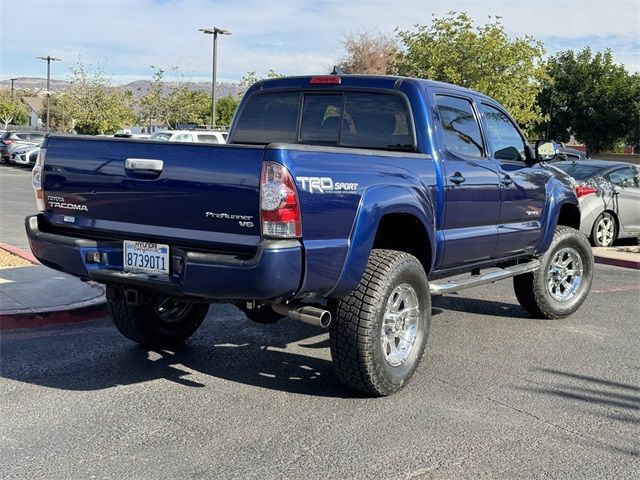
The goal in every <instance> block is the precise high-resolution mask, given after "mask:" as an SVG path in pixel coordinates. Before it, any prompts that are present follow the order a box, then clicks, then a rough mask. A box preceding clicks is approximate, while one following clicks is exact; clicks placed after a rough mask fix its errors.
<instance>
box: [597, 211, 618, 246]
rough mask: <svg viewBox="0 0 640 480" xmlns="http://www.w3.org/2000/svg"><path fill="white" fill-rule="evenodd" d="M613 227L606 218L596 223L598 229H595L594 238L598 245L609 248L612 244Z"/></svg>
mask: <svg viewBox="0 0 640 480" xmlns="http://www.w3.org/2000/svg"><path fill="white" fill-rule="evenodd" d="M614 231H615V226H614V224H613V221H611V219H610V218H608V217H603V218H601V219H600V221H599V222H598V228H596V238H597V239H598V243H599V244H600V245H603V246H609V245H611V244H612V243H613V233H614Z"/></svg>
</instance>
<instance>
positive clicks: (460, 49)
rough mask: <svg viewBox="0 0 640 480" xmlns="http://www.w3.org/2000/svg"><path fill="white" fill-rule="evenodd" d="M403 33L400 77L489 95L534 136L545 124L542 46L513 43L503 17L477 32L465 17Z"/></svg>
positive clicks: (448, 18) (531, 42) (448, 17)
mask: <svg viewBox="0 0 640 480" xmlns="http://www.w3.org/2000/svg"><path fill="white" fill-rule="evenodd" d="M415 28H416V29H415V30H414V31H398V32H397V33H398V36H399V37H400V40H401V42H402V44H403V45H402V46H403V48H402V49H401V51H400V53H399V54H398V58H397V68H398V73H400V74H401V75H408V76H416V77H422V78H429V79H431V80H439V81H443V82H449V83H454V84H456V85H461V86H463V87H468V88H472V89H474V90H477V91H479V92H482V93H485V94H487V95H489V96H491V97H493V98H495V99H496V100H498V101H499V102H500V103H502V104H503V105H504V106H505V107H506V108H507V109H508V110H509V112H510V113H511V114H512V115H513V116H514V118H515V119H516V120H517V121H518V123H519V124H520V126H521V127H523V128H524V129H525V130H527V131H531V130H532V128H533V127H535V126H536V125H538V124H539V123H541V122H543V121H544V120H545V117H544V115H543V114H542V112H541V109H540V107H539V105H538V103H537V98H538V94H539V93H540V90H541V88H542V82H543V81H545V80H546V78H547V76H546V73H545V66H544V62H543V56H544V53H545V50H544V47H543V45H542V43H541V42H539V41H536V40H535V39H534V38H533V37H530V36H524V37H516V38H509V36H508V35H507V33H506V31H505V29H504V26H503V25H502V23H501V22H500V17H495V18H494V19H493V20H490V21H489V22H488V23H486V24H484V25H480V26H477V27H476V26H475V25H474V24H473V21H472V20H471V17H469V15H467V14H466V13H456V12H450V13H449V14H448V15H446V16H445V17H442V18H438V17H436V16H434V17H433V21H432V22H431V24H429V25H417V26H416V27H415Z"/></svg>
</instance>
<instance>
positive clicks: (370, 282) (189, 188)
mask: <svg viewBox="0 0 640 480" xmlns="http://www.w3.org/2000/svg"><path fill="white" fill-rule="evenodd" d="M555 155H557V147H556V146H555V144H553V143H552V142H544V141H539V142H537V143H536V147H535V148H534V149H532V148H530V147H529V146H528V144H527V141H526V139H525V137H524V135H523V134H522V132H521V131H520V129H519V128H518V126H517V124H516V123H515V122H514V121H513V120H512V119H511V117H510V116H509V114H508V113H507V112H506V111H505V109H504V108H503V107H502V106H501V105H500V104H499V103H497V102H496V101H495V100H493V99H491V98H489V97H487V96H485V95H482V94H480V93H478V92H475V91H472V90H468V89H464V88H460V87H457V86H454V85H449V84H444V83H438V82H434V81H427V80H420V79H413V78H401V77H391V76H358V75H335V74H334V75H324V76H311V77H310V76H305V77H291V78H281V79H274V80H266V81H261V82H258V83H257V84H255V85H254V86H252V87H251V88H250V89H249V91H248V92H247V93H246V95H245V96H244V99H243V100H242V102H241V105H240V107H239V109H238V112H237V114H236V116H235V118H234V121H233V124H232V126H231V129H230V132H229V143H228V144H227V145H209V144H196V143H190V144H179V143H175V144H171V143H167V142H154V141H145V140H132V139H118V138H103V137H94V138H90V137H84V136H55V135H52V136H50V137H49V138H48V139H47V140H46V141H45V143H44V145H43V148H42V150H41V154H40V157H39V159H38V162H37V164H36V166H35V168H34V171H33V185H34V189H35V192H36V201H37V204H38V210H39V212H40V213H39V214H38V215H36V216H32V217H28V218H27V219H26V228H27V233H28V236H29V240H30V244H31V249H32V251H33V253H34V255H35V256H36V257H37V258H38V259H39V260H40V261H41V262H42V263H43V264H45V265H47V266H50V267H52V268H54V269H58V270H61V271H64V272H68V273H70V274H72V275H76V276H78V277H80V278H82V279H86V280H93V281H96V282H100V283H103V284H105V285H106V286H107V300H108V302H109V304H110V306H111V310H112V317H113V320H114V323H115V325H116V327H117V328H118V329H119V331H120V332H121V333H122V334H123V335H124V336H126V337H128V338H129V339H131V340H133V341H136V342H139V343H141V344H144V345H148V346H154V347H170V346H174V345H176V344H177V343H180V342H183V341H185V340H186V339H188V338H189V337H190V336H191V335H192V334H193V333H194V332H195V331H196V329H197V328H198V327H199V325H200V324H201V322H202V321H203V319H204V318H205V316H206V314H207V310H208V307H209V304H210V303H215V302H225V303H232V304H235V305H237V306H238V307H239V308H240V309H242V310H243V311H244V312H245V313H246V315H247V317H248V318H249V319H251V320H253V321H256V322H260V323H272V322H275V321H277V320H278V319H279V318H282V317H284V316H289V317H290V318H293V319H296V320H301V321H304V322H307V323H311V324H313V325H318V326H321V327H329V333H330V343H331V354H332V357H333V362H334V364H335V366H336V370H337V374H338V376H339V377H340V379H341V380H342V381H344V382H345V383H346V384H347V385H349V386H351V387H353V388H355V389H358V390H361V391H364V392H367V393H368V394H372V395H389V394H391V393H393V392H395V391H397V390H398V389H400V388H402V387H403V385H405V384H406V382H407V381H408V380H409V379H410V377H411V376H412V375H413V373H414V372H415V370H416V368H417V367H418V364H419V363H420V359H421V357H422V356H423V352H424V349H425V346H426V342H427V336H428V332H429V324H430V317H431V295H443V294H447V293H451V292H456V291H459V290H461V289H464V288H468V287H472V286H476V285H481V284H484V283H489V282H494V281H496V280H500V279H504V278H513V285H514V290H515V296H516V298H517V299H518V301H519V302H520V304H521V305H522V306H523V307H524V308H525V309H526V310H527V311H528V312H530V313H531V314H532V315H533V316H535V317H539V318H562V317H565V316H567V315H570V314H571V313H573V312H575V311H576V310H577V309H578V308H579V307H580V305H581V304H582V303H583V302H584V300H585V298H586V296H587V294H588V292H589V289H590V286H591V280H592V276H593V257H592V253H591V250H590V247H589V244H588V242H587V240H586V238H585V237H584V236H583V235H582V234H580V233H579V232H578V231H577V228H579V224H580V211H579V207H578V201H577V199H576V195H575V192H574V185H573V184H572V181H571V179H570V178H569V177H566V176H562V174H560V173H558V171H557V170H555V169H552V168H549V167H548V166H547V164H546V162H547V161H549V160H552V159H553V158H554V156H555Z"/></svg>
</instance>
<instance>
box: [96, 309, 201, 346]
mask: <svg viewBox="0 0 640 480" xmlns="http://www.w3.org/2000/svg"><path fill="white" fill-rule="evenodd" d="M109 306H110V307H111V318H112V319H113V323H114V324H115V326H116V328H117V329H118V331H119V332H120V333H121V334H122V335H124V336H125V337H127V338H128V339H129V340H133V341H134V342H137V343H140V344H142V345H145V346H148V347H158V348H166V347H176V346H178V345H180V344H181V343H183V342H184V341H186V340H187V339H188V338H189V337H191V335H193V334H194V333H195V332H196V330H198V327H200V324H201V323H202V321H203V320H204V318H205V317H206V316H207V312H208V311H209V305H208V304H206V303H186V302H171V303H170V304H165V305H163V306H162V307H160V306H157V305H129V304H127V303H126V302H125V301H124V300H110V301H109Z"/></svg>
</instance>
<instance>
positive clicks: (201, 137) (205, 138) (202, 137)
mask: <svg viewBox="0 0 640 480" xmlns="http://www.w3.org/2000/svg"><path fill="white" fill-rule="evenodd" d="M198 141H199V142H207V143H219V142H218V137H216V136H215V135H202V134H201V133H199V134H198Z"/></svg>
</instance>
